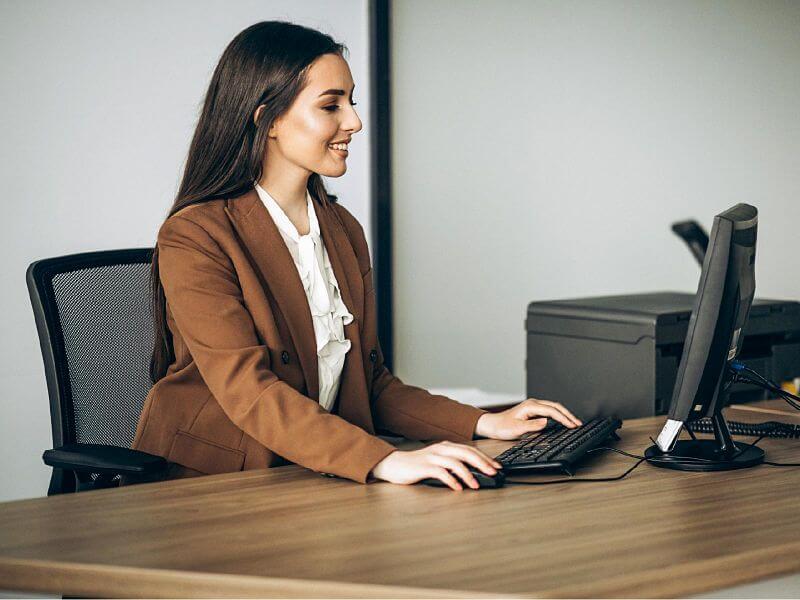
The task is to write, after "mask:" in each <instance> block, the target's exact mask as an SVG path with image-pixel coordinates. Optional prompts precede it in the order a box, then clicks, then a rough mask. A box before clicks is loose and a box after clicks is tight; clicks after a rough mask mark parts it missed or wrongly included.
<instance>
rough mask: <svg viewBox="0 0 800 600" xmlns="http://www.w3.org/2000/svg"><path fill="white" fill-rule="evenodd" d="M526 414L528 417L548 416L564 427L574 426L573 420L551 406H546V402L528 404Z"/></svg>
mask: <svg viewBox="0 0 800 600" xmlns="http://www.w3.org/2000/svg"><path fill="white" fill-rule="evenodd" d="M525 413H526V416H529V417H542V416H546V417H550V418H551V419H554V420H556V421H558V422H559V423H561V424H562V425H564V426H565V427H569V428H573V427H575V426H576V424H575V423H573V421H572V420H571V419H570V418H569V417H567V415H565V414H564V413H562V412H561V411H559V410H557V409H556V408H554V407H552V406H548V405H547V404H540V403H539V402H537V403H536V404H529V405H528V406H527V407H526V410H525Z"/></svg>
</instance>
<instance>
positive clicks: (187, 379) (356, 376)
mask: <svg viewBox="0 0 800 600" xmlns="http://www.w3.org/2000/svg"><path fill="white" fill-rule="evenodd" d="M314 206H315V210H316V212H317V218H318V220H319V224H320V231H321V237H322V240H323V242H324V244H325V247H326V249H327V251H328V255H329V257H330V261H331V265H332V266H333V271H334V273H335V274H336V279H337V281H338V283H339V287H340V289H341V294H342V299H343V300H344V303H345V305H346V306H347V308H348V310H349V311H350V312H351V313H352V314H353V322H352V323H350V324H349V325H346V326H345V328H344V332H345V335H346V337H347V339H349V340H350V342H351V348H350V351H349V352H348V353H347V355H346V359H345V363H344V368H343V370H342V376H341V381H340V386H339V393H338V396H337V399H336V403H335V404H334V406H333V408H332V410H331V412H330V413H329V412H327V411H325V410H324V409H323V408H322V407H321V406H320V405H319V402H318V398H319V389H318V371H317V368H318V367H317V354H316V345H315V341H314V340H315V338H314V329H313V324H312V320H311V312H310V310H309V306H308V300H307V298H306V295H305V291H304V290H303V286H302V282H301V280H300V276H299V275H298V273H297V268H296V267H295V265H294V262H293V261H292V257H291V255H290V254H289V250H288V248H287V247H286V244H285V242H284V241H283V238H282V237H281V235H280V233H279V231H278V228H277V226H276V225H275V223H274V222H273V220H272V217H271V216H270V214H269V211H267V209H266V207H265V206H264V204H263V203H262V202H261V199H260V198H259V197H258V194H257V193H256V191H255V190H252V191H250V192H248V193H247V194H245V195H243V196H241V197H239V198H234V199H225V200H213V201H210V202H206V203H203V204H198V205H193V206H188V207H186V208H184V209H182V210H180V211H179V212H178V213H176V214H175V215H173V216H171V217H170V218H169V219H167V220H166V222H165V223H164V225H163V226H162V227H161V229H160V231H159V233H158V241H157V244H158V248H159V262H158V264H159V270H160V276H161V282H162V285H163V287H164V293H165V296H166V299H167V325H168V327H169V329H170V331H171V332H172V336H173V340H172V342H173V347H174V351H175V361H174V362H173V363H172V364H171V365H170V366H169V369H168V370H167V374H166V376H165V377H164V378H162V379H161V380H159V381H158V382H157V383H156V384H155V385H154V386H153V388H152V389H151V391H150V393H149V394H148V396H147V399H146V401H145V404H144V408H143V410H142V415H141V418H140V420H139V425H138V427H137V431H136V437H135V439H134V442H133V447H134V448H136V449H138V450H143V451H146V452H150V453H152V454H158V455H161V456H164V457H165V458H167V459H168V460H170V461H172V462H174V463H178V464H179V465H183V466H184V467H187V468H189V469H194V470H196V471H200V472H202V473H209V474H210V473H224V472H229V471H239V470H244V469H259V468H265V467H270V466H276V465H281V464H286V463H287V461H290V462H294V463H297V464H299V465H302V466H304V467H307V468H309V469H313V470H315V471H319V472H323V473H331V474H334V475H339V476H342V477H347V478H350V479H353V480H355V481H359V482H362V483H365V482H366V481H367V477H368V474H369V472H370V471H371V469H372V468H373V467H374V466H375V465H376V464H377V463H378V462H380V461H381V460H383V458H384V457H386V456H387V455H388V454H389V453H390V452H392V451H393V450H394V449H395V448H394V447H393V446H392V445H390V444H388V443H387V442H386V441H384V440H381V439H380V438H378V437H376V436H375V435H374V434H375V432H376V429H378V430H383V431H391V432H393V433H395V434H398V435H402V436H405V437H407V438H410V439H424V440H441V439H448V440H452V441H465V440H470V439H472V438H473V433H474V431H475V424H476V422H477V420H478V418H479V417H480V416H481V415H482V414H483V413H484V412H485V411H482V410H479V409H477V408H473V407H470V406H466V405H463V404H460V403H458V402H456V401H454V400H451V399H449V398H446V397H444V396H437V395H432V394H430V393H428V392H427V391H425V390H423V389H420V388H418V387H414V386H410V385H406V384H404V383H403V382H402V381H400V379H398V378H397V377H395V376H394V375H392V374H391V373H390V372H389V370H388V369H387V368H386V366H385V365H384V364H383V354H382V352H381V348H380V345H379V343H378V338H377V324H376V314H375V291H374V288H373V281H372V269H371V266H370V258H369V252H368V249H367V242H366V239H365V237H364V231H363V229H362V228H361V225H359V223H358V221H356V219H355V218H354V217H353V216H352V215H351V214H350V213H349V212H348V211H347V210H346V209H345V208H344V207H342V206H340V205H338V204H334V203H329V202H325V203H324V204H322V203H320V202H318V201H316V200H314Z"/></svg>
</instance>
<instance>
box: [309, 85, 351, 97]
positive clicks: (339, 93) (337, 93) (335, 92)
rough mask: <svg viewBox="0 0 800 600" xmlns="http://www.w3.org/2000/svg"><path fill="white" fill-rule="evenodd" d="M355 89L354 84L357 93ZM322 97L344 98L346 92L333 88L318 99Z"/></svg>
mask: <svg viewBox="0 0 800 600" xmlns="http://www.w3.org/2000/svg"><path fill="white" fill-rule="evenodd" d="M355 89H356V85H355V84H353V91H355ZM352 93H353V92H350V94H352ZM322 96H344V90H339V89H333V88H331V89H329V90H325V91H324V92H322V93H321V94H320V95H319V96H318V97H322Z"/></svg>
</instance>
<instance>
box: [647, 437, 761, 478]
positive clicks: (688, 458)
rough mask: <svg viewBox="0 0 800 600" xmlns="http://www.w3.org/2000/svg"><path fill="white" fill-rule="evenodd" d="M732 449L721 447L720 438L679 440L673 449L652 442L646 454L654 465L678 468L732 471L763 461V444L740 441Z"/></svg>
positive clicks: (682, 469)
mask: <svg viewBox="0 0 800 600" xmlns="http://www.w3.org/2000/svg"><path fill="white" fill-rule="evenodd" d="M734 448H736V449H735V450H734V451H733V452H723V451H722V450H720V447H719V443H718V442H717V440H679V441H677V442H675V447H674V448H673V449H672V450H671V451H670V452H662V451H661V449H660V448H659V447H658V446H650V447H649V448H648V449H647V450H645V452H644V455H645V456H646V457H647V459H648V462H649V463H650V464H651V465H653V466H654V467H661V468H664V469H676V470H678V471H730V470H732V469H746V468H748V467H755V466H756V465H760V464H761V463H762V462H764V451H763V450H762V449H761V448H757V447H755V446H750V445H748V444H740V446H739V447H736V446H734Z"/></svg>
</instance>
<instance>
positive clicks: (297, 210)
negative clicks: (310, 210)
mask: <svg viewBox="0 0 800 600" xmlns="http://www.w3.org/2000/svg"><path fill="white" fill-rule="evenodd" d="M284 166H286V165H284ZM274 171H275V169H272V170H270V169H267V168H265V169H264V172H263V174H262V176H261V179H259V181H258V185H260V186H261V187H262V188H264V190H266V192H267V193H268V194H269V195H270V196H271V197H272V198H273V199H274V200H275V202H277V203H278V206H280V207H281V209H282V210H283V212H285V213H286V214H287V215H296V214H304V213H305V210H306V189H307V185H308V178H309V177H310V176H311V174H310V173H309V172H308V171H306V170H305V169H302V170H298V169H296V168H295V169H291V168H284V169H283V170H282V171H281V173H280V175H278V174H277V173H275V172H274Z"/></svg>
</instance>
